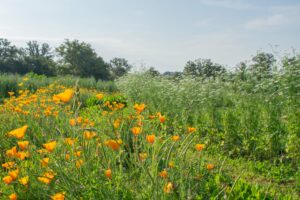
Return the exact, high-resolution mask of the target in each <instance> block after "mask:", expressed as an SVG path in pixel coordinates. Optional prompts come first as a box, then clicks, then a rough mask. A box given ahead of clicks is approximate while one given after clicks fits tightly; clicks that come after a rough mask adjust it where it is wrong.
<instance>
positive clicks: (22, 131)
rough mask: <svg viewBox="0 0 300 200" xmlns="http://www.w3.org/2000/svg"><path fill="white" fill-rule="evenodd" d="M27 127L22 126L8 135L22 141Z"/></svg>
mask: <svg viewBox="0 0 300 200" xmlns="http://www.w3.org/2000/svg"><path fill="white" fill-rule="evenodd" d="M27 128H28V126H27V125H25V126H22V127H21V128H17V129H15V130H12V131H10V132H9V133H8V135H9V136H13V137H15V138H17V139H23V137H24V135H25V133H26V130H27Z"/></svg>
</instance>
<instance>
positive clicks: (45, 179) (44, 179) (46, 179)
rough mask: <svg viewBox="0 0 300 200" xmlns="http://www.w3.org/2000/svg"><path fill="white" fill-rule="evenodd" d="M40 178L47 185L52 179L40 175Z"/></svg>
mask: <svg viewBox="0 0 300 200" xmlns="http://www.w3.org/2000/svg"><path fill="white" fill-rule="evenodd" d="M38 180H39V181H40V182H42V183H45V184H47V185H49V184H50V183H51V179H49V178H46V177H38Z"/></svg>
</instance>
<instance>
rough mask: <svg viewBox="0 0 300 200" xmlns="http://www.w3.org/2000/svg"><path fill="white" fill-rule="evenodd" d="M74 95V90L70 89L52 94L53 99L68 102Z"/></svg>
mask: <svg viewBox="0 0 300 200" xmlns="http://www.w3.org/2000/svg"><path fill="white" fill-rule="evenodd" d="M73 95H74V91H73V90H71V89H67V90H65V91H64V92H62V93H59V94H56V95H53V101H62V102H64V103H67V102H69V101H70V100H71V99H72V97H73Z"/></svg>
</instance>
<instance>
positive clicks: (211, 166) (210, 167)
mask: <svg viewBox="0 0 300 200" xmlns="http://www.w3.org/2000/svg"><path fill="white" fill-rule="evenodd" d="M213 168H215V165H213V164H207V165H206V169H208V170H212V169H213Z"/></svg>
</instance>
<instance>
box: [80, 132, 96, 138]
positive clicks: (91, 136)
mask: <svg viewBox="0 0 300 200" xmlns="http://www.w3.org/2000/svg"><path fill="white" fill-rule="evenodd" d="M95 136H96V132H94V131H84V133H83V137H84V139H86V140H90V139H92V138H93V137H95Z"/></svg>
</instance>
